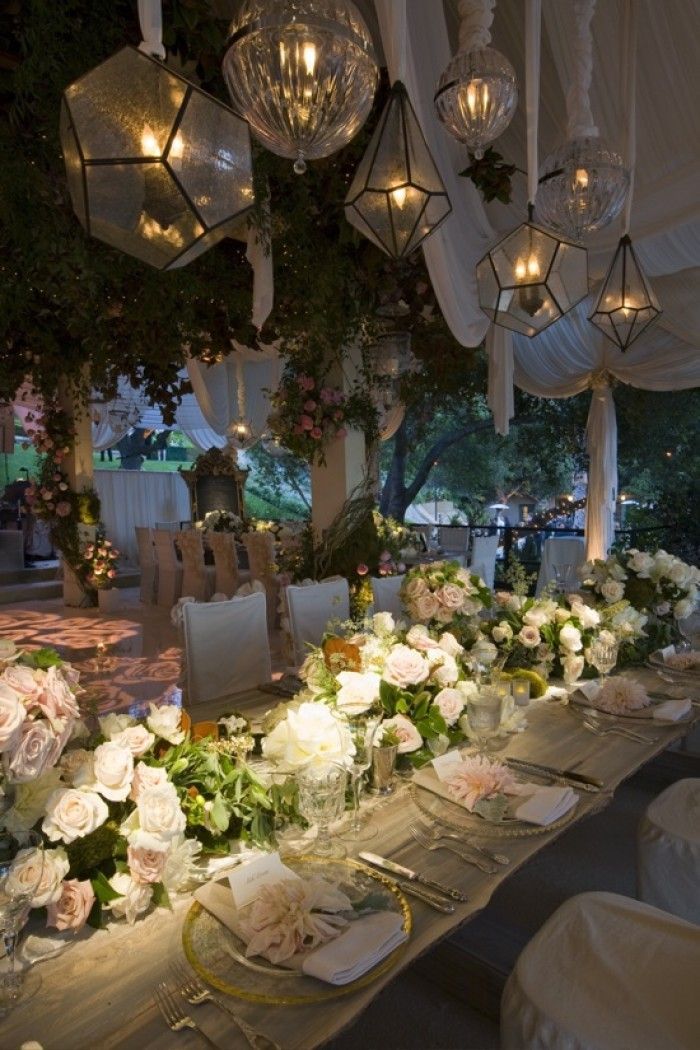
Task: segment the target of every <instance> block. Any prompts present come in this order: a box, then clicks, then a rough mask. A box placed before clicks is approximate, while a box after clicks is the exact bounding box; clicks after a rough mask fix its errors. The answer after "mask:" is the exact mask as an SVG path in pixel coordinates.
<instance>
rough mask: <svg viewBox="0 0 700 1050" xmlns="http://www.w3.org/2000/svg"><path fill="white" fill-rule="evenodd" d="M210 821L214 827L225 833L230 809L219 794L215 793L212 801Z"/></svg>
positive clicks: (229, 817) (229, 818)
mask: <svg viewBox="0 0 700 1050" xmlns="http://www.w3.org/2000/svg"><path fill="white" fill-rule="evenodd" d="M210 815H211V819H212V821H213V823H214V825H215V826H216V827H217V828H218V829H219V831H226V829H227V828H228V825H229V821H230V820H231V808H230V806H229V805H228V804H227V803H226V801H225V799H224V798H223V796H222V795H221V792H218V791H217V793H216V795H215V796H214V801H213V803H212V807H211V814H210Z"/></svg>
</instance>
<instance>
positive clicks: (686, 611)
mask: <svg viewBox="0 0 700 1050" xmlns="http://www.w3.org/2000/svg"><path fill="white" fill-rule="evenodd" d="M694 607H695V603H694V602H692V601H691V600H690V599H689V598H682V599H681V600H680V601H679V602H676V604H675V605H674V606H673V615H674V616H675V618H676V619H677V620H685V619H686V618H687V617H688V616H691V615H692V612H693V609H694Z"/></svg>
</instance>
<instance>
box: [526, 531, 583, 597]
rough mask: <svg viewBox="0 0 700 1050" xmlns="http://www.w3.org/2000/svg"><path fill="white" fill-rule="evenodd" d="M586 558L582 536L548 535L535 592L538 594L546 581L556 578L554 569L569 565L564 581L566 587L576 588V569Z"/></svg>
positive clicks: (577, 583)
mask: <svg viewBox="0 0 700 1050" xmlns="http://www.w3.org/2000/svg"><path fill="white" fill-rule="evenodd" d="M585 560H586V546H585V542H584V539H583V536H550V537H549V539H547V540H545V541H544V547H543V549H542V561H541V562H540V572H539V576H538V577H537V590H536V594H537V595H540V594H541V593H542V591H543V590H544V589H545V587H546V586H547V584H548V583H550V582H551V581H552V580H554V579H556V575H557V574H556V571H555V570H556V569H559V568H560V567H564V566H571V568H570V571H569V573H568V578H567V580H566V581H565V582H566V586H567V589H570V590H578V585H579V579H578V576H577V575H576V570H577V569H578V567H579V565H583V563H584V561H585Z"/></svg>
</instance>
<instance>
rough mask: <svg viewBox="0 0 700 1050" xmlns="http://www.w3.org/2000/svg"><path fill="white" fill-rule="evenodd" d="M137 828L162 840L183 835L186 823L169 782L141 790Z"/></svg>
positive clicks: (137, 807)
mask: <svg viewBox="0 0 700 1050" xmlns="http://www.w3.org/2000/svg"><path fill="white" fill-rule="evenodd" d="M136 809H137V811H138V820H139V827H140V828H141V830H142V831H150V832H151V834H152V835H159V836H160V837H161V838H162V839H172V838H174V837H175V836H176V835H181V834H183V832H184V830H185V826H186V824H187V821H186V819H185V814H184V813H183V812H182V809H181V808H180V800H179V799H178V797H177V791H176V790H175V787H174V786H173V784H171V783H170V781H166V783H165V784H159V785H157V786H156V787H147V788H143V789H142V790H141V791H140V792H139V797H138V802H137V803H136Z"/></svg>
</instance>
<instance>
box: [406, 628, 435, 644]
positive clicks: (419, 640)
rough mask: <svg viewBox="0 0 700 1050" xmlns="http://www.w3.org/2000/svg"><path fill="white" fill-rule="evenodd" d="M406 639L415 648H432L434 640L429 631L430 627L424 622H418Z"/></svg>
mask: <svg viewBox="0 0 700 1050" xmlns="http://www.w3.org/2000/svg"><path fill="white" fill-rule="evenodd" d="M406 641H407V642H408V644H409V645H410V646H412V647H413V648H414V649H432V648H433V647H434V645H435V642H434V640H433V639H432V638H431V637H430V634H429V633H428V628H427V627H426V626H425V625H424V624H422V623H416V624H414V625H413V627H412V628H411V630H410V631H409V632H408V634H407V635H406Z"/></svg>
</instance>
